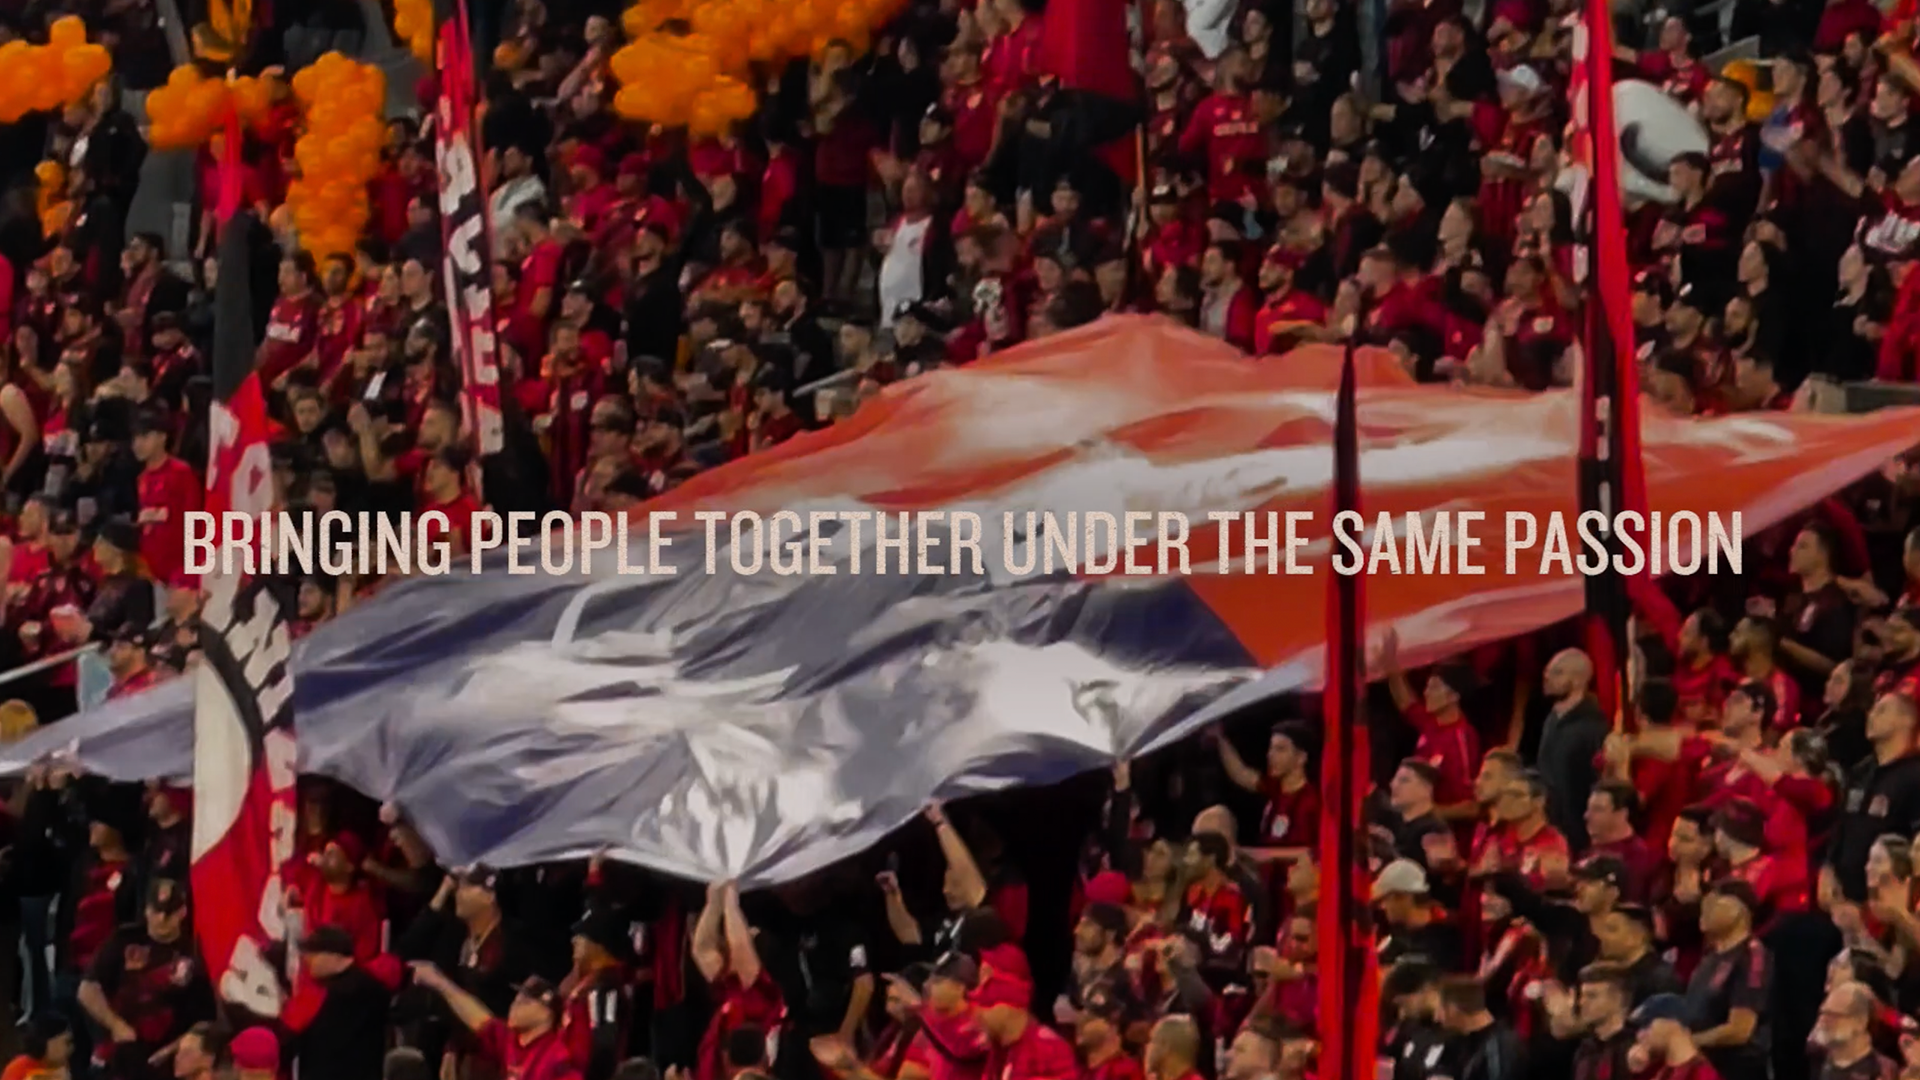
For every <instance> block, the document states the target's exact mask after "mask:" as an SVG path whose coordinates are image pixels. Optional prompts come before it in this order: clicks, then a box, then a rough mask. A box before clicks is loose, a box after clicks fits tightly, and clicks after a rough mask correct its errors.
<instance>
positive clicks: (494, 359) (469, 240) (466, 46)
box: [433, 0, 537, 454]
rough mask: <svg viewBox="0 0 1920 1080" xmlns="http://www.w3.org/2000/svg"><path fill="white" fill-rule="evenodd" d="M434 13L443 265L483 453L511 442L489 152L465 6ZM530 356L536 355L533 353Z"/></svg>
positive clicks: (464, 403) (457, 351)
mask: <svg viewBox="0 0 1920 1080" xmlns="http://www.w3.org/2000/svg"><path fill="white" fill-rule="evenodd" d="M436 6H437V7H443V8H444V10H439V11H437V12H436V15H437V17H438V19H439V23H440V28H439V33H438V35H437V38H438V47H437V48H436V49H435V50H434V52H435V59H436V62H437V64H438V72H439V81H440V100H439V104H438V106H437V108H436V110H435V113H434V118H435V123H434V129H433V142H434V157H435V158H436V159H437V160H438V162H439V165H440V235H441V243H442V244H443V245H444V246H445V249H446V250H445V251H443V252H442V253H441V258H440V269H441V273H442V274H443V275H444V276H445V278H446V283H447V312H448V313H449V315H450V316H451V318H452V322H453V341H452V348H453V359H454V363H455V364H456V365H457V366H458V367H459V369H460V411H461V418H462V420H463V421H464V422H465V424H466V427H467V431H468V432H469V433H470V434H471V435H472V437H473V438H474V440H475V442H474V446H475V448H476V449H477V450H479V452H480V453H482V454H494V453H498V452H499V451H500V449H501V447H502V446H503V445H505V435H504V429H503V428H502V426H501V419H500V353H499V346H498V343H497V342H496V341H495V340H494V322H493V262H492V260H493V240H492V228H491V223H490V222H488V220H487V186H486V183H485V182H484V180H483V178H482V177H481V174H480V162H481V161H482V160H484V155H483V154H482V153H481V148H480V128H479V125H477V124H476V123H474V115H473V102H474V85H473V46H472V41H473V37H472V31H471V30H470V29H469V27H468V24H467V5H466V3H465V0H458V2H457V3H456V4H454V5H436ZM526 359H527V361H528V362H529V363H532V362H534V361H535V360H537V357H527V358H526Z"/></svg>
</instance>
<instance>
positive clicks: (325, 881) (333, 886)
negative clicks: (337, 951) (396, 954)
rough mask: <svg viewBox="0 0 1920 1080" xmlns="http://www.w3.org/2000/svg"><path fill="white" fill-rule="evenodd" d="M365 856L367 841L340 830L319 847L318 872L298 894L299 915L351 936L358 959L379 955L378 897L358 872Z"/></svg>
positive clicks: (363, 959)
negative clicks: (308, 887) (304, 893)
mask: <svg viewBox="0 0 1920 1080" xmlns="http://www.w3.org/2000/svg"><path fill="white" fill-rule="evenodd" d="M366 858H367V847H366V844H365V843H364V842H363V841H362V840H361V839H360V838H359V837H358V836H356V835H354V834H353V833H350V832H346V831H342V832H340V833H337V834H335V835H334V836H333V837H332V838H331V839H329V840H328V841H327V844H326V846H325V847H323V848H321V849H320V856H319V865H318V867H317V868H316V869H317V870H318V873H317V874H315V875H314V876H313V877H312V878H310V879H309V881H310V882H311V885H310V888H311V892H310V893H309V894H308V895H305V896H301V897H299V901H300V906H301V913H302V918H303V919H304V920H305V921H307V922H309V923H311V924H312V925H314V926H332V927H338V928H339V929H341V930H343V931H345V932H346V934H347V936H348V937H350V938H351V939H352V940H353V955H354V957H355V958H356V959H358V960H360V961H361V962H363V963H364V962H366V961H369V960H372V959H373V958H374V957H376V956H378V955H380V924H381V919H382V916H381V910H380V901H379V899H378V897H376V896H375V895H374V892H373V889H372V887H371V886H370V885H369V884H368V882H367V881H365V880H364V879H363V878H362V877H361V876H360V864H361V863H363V862H365V861H366Z"/></svg>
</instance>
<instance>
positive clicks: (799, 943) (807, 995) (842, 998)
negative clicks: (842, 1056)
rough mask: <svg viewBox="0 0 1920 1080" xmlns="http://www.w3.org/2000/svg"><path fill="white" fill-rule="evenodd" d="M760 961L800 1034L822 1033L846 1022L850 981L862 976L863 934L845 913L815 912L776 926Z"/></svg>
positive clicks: (864, 970)
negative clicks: (777, 989) (778, 987)
mask: <svg viewBox="0 0 1920 1080" xmlns="http://www.w3.org/2000/svg"><path fill="white" fill-rule="evenodd" d="M771 938H772V939H771V940H770V941H768V942H766V944H765V946H763V950H762V957H761V959H762V960H763V961H764V962H765V963H766V965H767V971H768V973H770V974H771V975H772V976H773V980H774V982H776V983H778V984H779V985H780V992H781V996H783V997H785V998H786V1000H787V1008H788V1009H789V1010H790V1011H789V1014H788V1017H789V1020H790V1021H791V1023H792V1024H793V1025H794V1027H795V1029H796V1030H798V1031H802V1032H816V1033H817V1032H827V1031H833V1030H835V1029H837V1028H839V1026H840V1023H841V1021H842V1020H845V1019H846V1012H847V999H848V998H849V997H851V996H852V993H853V981H854V980H855V979H856V978H858V977H859V976H861V975H865V974H868V973H869V972H870V970H871V969H870V968H869V967H868V959H867V936H866V931H865V930H864V929H863V928H862V926H861V924H860V922H859V920H857V919H855V918H853V917H851V915H850V914H842V913H835V912H825V911H823V912H819V913H816V914H813V915H810V916H805V917H798V918H794V919H793V920H791V921H790V922H787V923H785V924H784V925H779V924H776V927H775V932H774V934H773V935H771Z"/></svg>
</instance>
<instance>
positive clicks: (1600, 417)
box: [1569, 0, 1647, 729]
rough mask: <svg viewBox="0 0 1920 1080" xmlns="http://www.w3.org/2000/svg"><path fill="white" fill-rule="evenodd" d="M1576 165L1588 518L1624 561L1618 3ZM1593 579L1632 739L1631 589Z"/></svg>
mask: <svg viewBox="0 0 1920 1080" xmlns="http://www.w3.org/2000/svg"><path fill="white" fill-rule="evenodd" d="M1570 91H1571V93H1570V96H1571V97H1572V99H1573V103H1574V109H1573V128H1574V130H1573V138H1572V139H1571V140H1569V146H1570V150H1571V156H1572V158H1573V164H1574V165H1575V166H1576V167H1577V168H1579V169H1581V170H1582V171H1583V172H1584V174H1585V185H1584V187H1585V190H1584V198H1583V199H1582V200H1581V203H1582V204H1583V205H1581V206H1579V207H1576V211H1577V212H1579V220H1580V221H1581V223H1582V227H1583V230H1584V233H1585V240H1586V243H1585V244H1584V245H1582V246H1581V248H1580V249H1579V251H1578V256H1579V257H1578V258H1577V259H1576V262H1575V268H1574V270H1575V275H1576V279H1577V281H1578V283H1579V284H1580V285H1582V286H1583V289H1584V292H1585V294H1586V295H1585V301H1586V310H1585V312H1584V317H1583V318H1582V320H1581V365H1582V366H1581V379H1580V390H1579V393H1580V404H1581V409H1580V443H1579V446H1580V451H1579V468H1578V470H1577V473H1576V484H1577V485H1578V491H1577V496H1578V505H1579V507H1580V510H1581V512H1582V513H1587V512H1598V513H1600V514H1601V515H1603V518H1604V521H1605V522H1606V523H1607V524H1606V526H1605V527H1604V530H1603V531H1604V536H1605V539H1606V542H1607V546H1608V548H1609V549H1610V550H1613V551H1618V550H1619V548H1620V537H1619V536H1617V535H1615V533H1614V530H1613V528H1612V523H1613V522H1614V521H1615V520H1617V518H1616V515H1618V514H1620V513H1622V512H1623V511H1629V510H1631V511H1638V512H1639V513H1640V514H1641V515H1642V519H1643V520H1644V518H1645V514H1646V509H1647V506H1646V480H1645V475H1644V472H1643V467H1642V464H1641V460H1640V416H1639V413H1640V410H1639V398H1640V388H1639V379H1638V372H1637V369H1636V365H1635V360H1634V356H1633V324H1632V319H1631V314H1630V312H1629V304H1630V302H1631V300H1630V297H1629V294H1628V284H1627V255H1626V249H1625V244H1626V219H1625V213H1624V212H1623V211H1622V209H1621V206H1620V160H1619V158H1620V144H1619V140H1618V138H1617V136H1616V135H1615V130H1614V124H1613V25H1612V13H1611V8H1610V5H1609V0H1586V2H1585V6H1584V10H1583V14H1582V22H1581V25H1580V26H1578V27H1577V28H1576V32H1575V34H1574V78H1573V85H1572V87H1571V88H1570ZM1612 566H1613V560H1611V559H1609V560H1608V569H1607V571H1606V572H1605V573H1602V574H1598V575H1595V576H1593V577H1589V578H1587V579H1586V616H1585V627H1584V630H1585V633H1584V637H1585V642H1586V646H1587V653H1588V656H1589V658H1590V659H1591V660H1592V662H1593V667H1594V676H1595V689H1596V691H1597V692H1598V694H1599V697H1600V706H1601V709H1602V710H1603V711H1604V712H1605V713H1607V714H1608V715H1610V716H1612V717H1613V718H1614V721H1615V726H1616V728H1624V729H1631V728H1632V726H1633V716H1632V710H1631V703H1630V702H1629V701H1628V697H1629V693H1628V688H1627V677H1626V657H1627V653H1628V650H1629V649H1630V647H1631V642H1629V641H1628V640H1627V625H1628V615H1629V613H1630V612H1631V603H1630V591H1629V583H1628V581H1627V579H1626V578H1625V577H1623V576H1622V575H1621V574H1619V573H1618V572H1617V571H1614V570H1613V569H1612Z"/></svg>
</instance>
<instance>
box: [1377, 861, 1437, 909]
mask: <svg viewBox="0 0 1920 1080" xmlns="http://www.w3.org/2000/svg"><path fill="white" fill-rule="evenodd" d="M1427 891H1428V886H1427V872H1426V871H1425V870H1422V869H1420V864H1419V863H1417V862H1414V861H1413V860H1412V859H1395V860H1393V861H1392V862H1390V863H1388V864H1387V865H1386V866H1384V867H1382V868H1381V870H1380V876H1379V877H1376V878H1374V879H1373V898H1374V899H1375V900H1382V899H1385V898H1386V897H1389V896H1425V895H1427Z"/></svg>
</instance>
